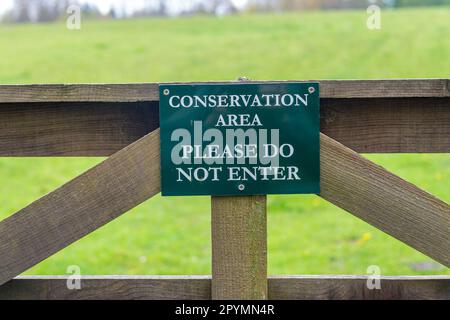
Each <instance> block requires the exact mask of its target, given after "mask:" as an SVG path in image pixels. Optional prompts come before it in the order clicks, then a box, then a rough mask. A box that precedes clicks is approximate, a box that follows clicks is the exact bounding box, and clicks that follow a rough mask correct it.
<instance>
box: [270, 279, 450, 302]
mask: <svg viewBox="0 0 450 320" xmlns="http://www.w3.org/2000/svg"><path fill="white" fill-rule="evenodd" d="M368 281H369V282H370V283H372V282H373V279H368V278H367V277H363V276H300V277H296V276H293V277H276V278H271V279H269V298H270V299H274V300H389V299H393V300H419V299H420V300H422V299H423V300H439V299H442V300H448V299H450V277H448V276H447V277H445V276H444V277H441V276H436V277H380V285H381V289H380V290H377V289H372V290H370V289H368V286H367V282H368Z"/></svg>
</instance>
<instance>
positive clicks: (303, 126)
mask: <svg viewBox="0 0 450 320" xmlns="http://www.w3.org/2000/svg"><path fill="white" fill-rule="evenodd" d="M319 101H320V99H319V85H318V83H315V82H314V83H306V82H296V83H293V82H291V83H271V84H227V85H222V84H221V85H219V84H204V85H175V84H174V85H161V86H160V120H161V122H160V125H161V170H162V194H163V195H165V196H180V195H252V194H295V193H319V192H320V155H319V152H320V147H319V132H320V112H319V109H320V106H319V105H320V103H319Z"/></svg>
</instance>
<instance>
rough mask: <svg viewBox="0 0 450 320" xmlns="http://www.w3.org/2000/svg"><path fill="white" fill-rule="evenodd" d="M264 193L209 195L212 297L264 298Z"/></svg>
mask: <svg viewBox="0 0 450 320" xmlns="http://www.w3.org/2000/svg"><path fill="white" fill-rule="evenodd" d="M266 204H267V197H266V196H236V197H212V198H211V210H212V215H211V227H212V298H213V299H214V300H264V299H267V216H266Z"/></svg>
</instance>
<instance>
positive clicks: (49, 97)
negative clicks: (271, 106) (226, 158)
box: [0, 79, 450, 103]
mask: <svg viewBox="0 0 450 320" xmlns="http://www.w3.org/2000/svg"><path fill="white" fill-rule="evenodd" d="M292 81H294V80H292ZM292 81H251V82H250V83H283V82H292ZM312 81H314V80H312ZM235 82H236V81H221V82H197V83H198V84H200V83H216V84H220V83H227V84H229V83H235ZM318 82H319V83H320V91H321V97H322V98H379V97H385V98H394V97H448V96H450V91H449V87H448V79H402V80H319V81H318ZM174 83H176V82H174ZM194 83H195V82H193V83H192V84H194ZM159 84H160V83H129V84H49V85H43V84H38V85H0V103H11V102H93V101H97V102H137V101H158V99H159V91H158V90H159V89H158V86H159ZM161 84H163V83H161Z"/></svg>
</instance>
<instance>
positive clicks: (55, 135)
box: [0, 102, 159, 157]
mask: <svg viewBox="0 0 450 320" xmlns="http://www.w3.org/2000/svg"><path fill="white" fill-rule="evenodd" d="M158 127H159V107H158V104H157V103H150V102H148V103H143V102H139V103H98V102H97V103H92V102H89V103H79V102H78V103H27V104H12V105H0V156H14V157H33V156H65V157H67V156H97V157H103V156H110V155H112V154H114V153H115V152H117V151H119V150H121V149H123V148H125V147H126V146H127V145H129V144H131V143H133V142H135V141H136V140H139V139H140V138H142V137H143V136H144V135H146V134H148V133H150V132H152V131H153V130H155V129H157V128H158Z"/></svg>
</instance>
